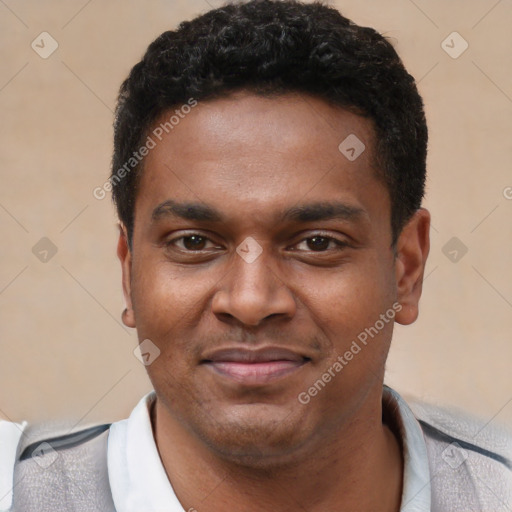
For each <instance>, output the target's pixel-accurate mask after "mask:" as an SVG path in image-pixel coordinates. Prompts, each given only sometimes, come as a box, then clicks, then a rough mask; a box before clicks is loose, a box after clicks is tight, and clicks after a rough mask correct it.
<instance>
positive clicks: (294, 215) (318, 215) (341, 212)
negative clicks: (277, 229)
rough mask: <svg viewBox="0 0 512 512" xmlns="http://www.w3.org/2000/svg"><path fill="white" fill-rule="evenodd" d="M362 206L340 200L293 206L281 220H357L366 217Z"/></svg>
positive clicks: (366, 214)
mask: <svg viewBox="0 0 512 512" xmlns="http://www.w3.org/2000/svg"><path fill="white" fill-rule="evenodd" d="M367 216H368V213H367V212H366V210H364V209H363V208H359V207H356V206H352V205H349V204H345V203H340V202H318V203H309V204H302V205H298V206H294V207H293V208H290V209H288V210H286V211H285V212H284V213H283V215H282V216H281V221H282V222H284V221H294V222H315V221H319V220H331V219H340V220H349V221H357V220H361V219H362V218H363V217H367Z"/></svg>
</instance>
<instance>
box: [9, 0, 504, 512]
mask: <svg viewBox="0 0 512 512" xmlns="http://www.w3.org/2000/svg"><path fill="white" fill-rule="evenodd" d="M114 146H115V147H114V158H113V171H112V175H111V179H110V184H111V188H112V190H113V196H114V200H115V203H116V206H117V210H118V214H119V219H120V236H119V242H118V256H119V259H120V261H121V265H122V272H123V290H124V295H125V299H126V304H127V307H126V310H125V311H124V313H123V321H124V323H125V324H126V325H127V326H129V327H132V328H136V329H137V333H138V337H139V340H140V345H141V352H142V358H143V360H144V361H145V364H147V370H148V374H149V377H150V379H151V382H152V384H153V386H154V390H155V391H154V392H153V393H150V394H149V395H148V396H146V397H144V398H143V399H142V400H141V402H140V403H139V404H138V406H137V407H136V408H135V409H134V411H133V413H132V414H131V416H130V418H129V419H127V420H124V421H121V422H118V423H114V424H113V425H110V426H109V425H104V426H98V427H93V428H91V429H87V430H85V431H81V432H78V433H74V434H68V435H57V433H56V432H53V433H52V434H48V433H44V435H41V433H39V432H37V430H26V431H25V436H23V439H21V440H20V441H19V443H17V444H18V446H17V450H16V452H15V455H14V456H11V457H10V459H15V460H16V464H15V467H14V471H11V474H10V477H12V481H13V485H14V492H13V499H12V503H13V505H12V510H15V511H18V510H20V511H21V510H23V511H24V512H27V511H31V510H38V511H41V510H52V511H55V510H80V511H86V510H87V511H89V510H117V511H138V512H146V511H157V510H158V511H161V510H165V511H183V510H187V511H194V510H197V511H203V510H204V511H208V512H218V511H226V510H234V509H235V510H242V511H244V512H252V511H267V510H277V511H282V512H285V511H292V510H294V511H295V510H307V511H308V512H316V511H320V510H321V511H338V510H339V511H342V510H343V511H358V512H365V511H382V512H392V511H398V510H403V511H430V510H433V511H469V510H486V511H491V510H492V511H494V512H496V511H499V510H503V511H505V510H511V509H512V471H511V468H512V462H511V454H510V437H507V435H506V434H505V433H502V432H501V431H500V430H498V429H497V428H496V427H495V426H493V425H491V424H488V425H486V424H485V422H482V423H478V421H477V420H472V419H470V418H467V417H465V416H462V415H460V414H458V415H456V414H454V413H448V412H446V411H442V410H440V409H436V408H432V407H429V406H426V405H422V404H416V405H415V406H414V413H413V411H412V410H411V408H410V407H409V406H408V405H407V404H406V403H405V401H404V400H403V399H402V398H401V397H400V395H399V394H398V393H396V392H395V391H394V390H391V389H390V388H388V387H386V386H384V384H383V379H384V370H385V361H386V358H387V354H388V350H389V347H390V343H391V338H392V332H393V324H394V322H395V321H396V322H398V323H401V324H404V325H407V324H411V323H412V322H414V321H415V319H416V317H417V315H418V302H419V299H420V295H421V290H422V279H423V275H424V268H425V262H426V259H427V255H428V251H429V222H430V216H429V213H428V212H427V211H426V210H425V209H424V208H422V207H421V201H422V197H423V193H424V182H425V162H426V148H427V128H426V123H425V117H424V113H423V104H422V100H421V98H420V96H419V95H418V92H417V90H416V86H415V84H414V80H413V78H412V77H411V76H410V75H409V74H408V73H407V72H406V70H405V69H404V67H403V65H402V63H401V61H400V59H399V57H398V56H397V54H396V52H395V50H394V49H393V48H392V46H391V45H390V44H389V43H388V42H387V41H386V40H385V39H384V38H383V37H382V36H380V35H379V34H377V33H376V32H375V31H374V30H372V29H370V28H363V27H358V26H357V25H354V24H353V23H352V22H350V21H349V20H347V19H346V18H343V17H342V16H341V15H340V14H339V13H338V12H337V11H335V10H334V9H332V8H329V7H326V6H323V5H320V4H309V5H305V4H300V3H296V2H292V1H282V2H280V1H274V0H253V1H250V2H247V3H242V4H237V5H229V6H226V7H223V8H221V9H217V10H213V11H211V12H209V13H207V14H205V15H203V16H201V17H199V18H196V19H195V20H193V21H191V22H187V23H183V24H182V25H181V26H180V27H179V29H178V30H177V31H171V32H166V33H164V34H162V35H161V36H160V37H159V38H158V39H157V40H156V41H154V42H153V43H152V44H151V45H150V46H149V48H148V50H147V52H146V54H145V56H144V58H143V59H142V61H141V62H140V63H138V64H137V65H136V66H135V67H134V68H133V69H132V71H131V73H130V75H129V77H128V78H127V80H126V81H125V82H124V83H123V85H122V87H121V92H120V96H119V102H118V107H117V116H116V123H115V141H114ZM4 428H9V429H11V430H10V433H9V435H11V436H12V426H5V427H4ZM14 437H15V438H16V436H14ZM17 437H18V438H19V436H17ZM16 442H17V439H16ZM12 444H13V443H12V442H11V446H12ZM3 465H4V467H5V466H8V465H6V464H5V463H4V464H3Z"/></svg>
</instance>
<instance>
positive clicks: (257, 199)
mask: <svg viewBox="0 0 512 512" xmlns="http://www.w3.org/2000/svg"><path fill="white" fill-rule="evenodd" d="M176 110H178V112H176ZM185 112H186V113H185ZM172 116H174V117H173V119H172V121H173V122H172V123H170V122H169V120H170V119H171V117H172ZM166 123H167V124H166ZM149 135H150V137H151V138H152V139H153V141H154V147H153V149H151V151H150V152H149V154H148V155H147V156H146V158H145V161H144V168H143V173H142V178H141V182H140V187H139V193H138V196H137V204H136V218H137V216H138V215H143V216H144V217H145V218H146V219H148V221H149V220H151V219H153V220H154V217H155V216H154V212H155V209H156V208H158V206H159V205H161V204H162V203H165V202H166V201H169V200H171V201H174V202H177V201H180V202H189V203H190V202H193V203H203V204H204V205H208V206H209V207H214V208H215V209H216V210H217V211H218V212H219V213H220V214H221V216H222V217H223V218H224V219H225V220H228V219H229V216H230V215H231V216H238V218H240V217H241V216H242V215H243V213H244V212H245V213H246V214H247V215H253V216H254V215H258V216H259V218H260V219H261V220H262V221H263V220H264V219H268V220H269V222H275V221H276V220H277V219H278V218H280V217H282V213H283V208H284V207H288V208H287V209H289V208H291V207H293V206H294V205H297V204H305V203H307V202H308V200H310V202H313V203H319V202H331V203H333V202H341V203H343V204H345V205H347V206H348V207H349V208H351V207H353V208H355V209H359V210H361V209H362V210H364V211H365V212H366V210H367V209H368V208H369V209H370V210H376V209H377V210H378V209H379V208H380V210H381V211H380V212H377V213H380V215H388V214H389V200H388V194H387V190H386V189H385V187H384V186H383V184H382V183H381V182H380V180H378V179H377V177H376V176H377V173H376V170H375V169H374V168H373V166H372V162H373V160H374V155H373V147H374V131H373V127H372V123H371V121H369V120H368V119H365V118H362V117H360V116H357V115H355V114H353V113H350V112H348V111H346V110H344V109H342V108H340V107H334V106H331V105H329V104H327V103H326V102H324V101H322V100H320V99H317V98H314V97H311V96H306V95H298V94H287V95H282V96H277V97H273V98H264V97H261V96H255V95H252V94H249V93H237V94H234V95H232V96H230V97H227V98H222V99H216V100H211V101H206V102H199V103H198V105H197V106H195V107H194V108H193V109H185V110H183V111H180V109H179V107H178V108H177V109H173V110H172V111H170V112H166V113H165V114H164V115H162V116H161V118H160V119H158V120H157V121H156V122H155V124H154V126H153V128H152V130H151V131H150V132H149ZM363 213H364V212H363ZM253 220H254V219H253Z"/></svg>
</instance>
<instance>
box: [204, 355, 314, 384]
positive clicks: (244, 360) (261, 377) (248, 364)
mask: <svg viewBox="0 0 512 512" xmlns="http://www.w3.org/2000/svg"><path fill="white" fill-rule="evenodd" d="M308 361H310V359H309V358H308V357H305V356H302V355H299V354H297V353H295V352H292V351H290V350H287V349H281V348H266V349H263V350H241V349H225V350H219V351H216V352H214V353H213V354H211V355H210V356H209V357H208V358H206V359H204V360H203V361H202V364H203V365H205V366H206V367H208V368H210V369H211V370H212V371H214V372H215V373H216V374H218V375H221V376H223V377H226V378H228V379H231V380H234V381H235V382H237V383H239V384H244V385H248V386H259V385H263V384H268V383H270V382H273V381H276V380H278V379H281V378H283V377H285V376H288V375H291V374H293V373H295V372H297V371H298V370H299V369H300V368H301V367H302V366H304V365H305V364H306V363H307V362H308Z"/></svg>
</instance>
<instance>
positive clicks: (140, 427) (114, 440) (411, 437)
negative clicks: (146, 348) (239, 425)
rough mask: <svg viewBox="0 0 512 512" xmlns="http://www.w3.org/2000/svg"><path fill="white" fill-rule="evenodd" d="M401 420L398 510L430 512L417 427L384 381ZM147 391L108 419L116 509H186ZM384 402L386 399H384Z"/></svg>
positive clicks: (426, 471) (162, 511)
mask: <svg viewBox="0 0 512 512" xmlns="http://www.w3.org/2000/svg"><path fill="white" fill-rule="evenodd" d="M384 394H385V395H386V398H387V399H388V401H390V402H391V403H393V404H396V406H397V407H393V408H390V411H389V413H390V414H393V415H394V417H395V419H396V422H397V424H399V425H401V428H400V430H401V431H402V450H403V456H404V480H403V493H402V505H401V507H400V511H401V512H430V471H429V462H428V455H427V447H426V444H425V440H424V438H423V432H422V430H421V427H420V425H419V423H418V421H417V420H416V418H415V417H414V415H413V413H412V411H411V409H410V408H409V406H408V405H407V403H406V402H405V401H404V400H403V399H402V398H401V397H400V395H399V394H398V393H397V392H396V391H394V390H392V389H391V388H389V387H387V386H385V387H384ZM154 399H155V393H154V392H151V393H148V394H147V395H146V396H145V397H143V398H142V399H141V400H140V402H139V403H138V405H137V406H136V407H135V409H134V410H133V412H132V413H131V415H130V417H129V418H128V419H126V420H122V421H118V422H116V423H113V424H112V426H111V428H110V433H109V438H108V472H109V479H110V486H111V489H112V496H113V498H114V504H115V506H116V509H117V512H140V511H141V510H144V512H185V511H184V509H183V507H182V506H181V504H180V502H179V501H178V499H177V497H176V495H175V493H174V490H173V488H172V485H171V483H170V482H169V479H168V477H167V474H166V472H165V469H164V467H163V464H162V462H161V460H160V456H159V454H158V450H157V447H156V443H155V440H154V437H153V430H152V427H151V419H150V414H149V406H150V404H151V403H152V401H153V400H154ZM384 403H385V402H384Z"/></svg>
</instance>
